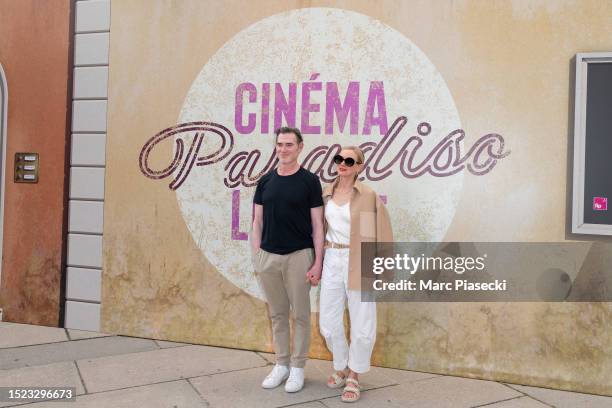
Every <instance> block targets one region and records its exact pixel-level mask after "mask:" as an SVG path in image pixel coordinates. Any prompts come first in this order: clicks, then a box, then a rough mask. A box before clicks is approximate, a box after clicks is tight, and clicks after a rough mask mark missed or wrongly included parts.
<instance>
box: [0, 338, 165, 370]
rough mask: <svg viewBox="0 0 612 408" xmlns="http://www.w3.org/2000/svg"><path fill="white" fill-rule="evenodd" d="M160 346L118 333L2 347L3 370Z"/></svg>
mask: <svg viewBox="0 0 612 408" xmlns="http://www.w3.org/2000/svg"><path fill="white" fill-rule="evenodd" d="M157 349H158V348H157V346H156V345H155V343H154V342H153V340H147V339H138V338H132V337H118V336H113V337H101V338H94V339H85V340H77V341H65V342H61V343H50V344H42V345H37V346H26V347H17V348H8V349H0V369H10V368H17V367H30V366H36V365H43V364H50V363H57V362H60V361H73V360H80V359H85V358H96V357H103V356H112V355H118V354H127V353H135V352H139V351H147V350H157Z"/></svg>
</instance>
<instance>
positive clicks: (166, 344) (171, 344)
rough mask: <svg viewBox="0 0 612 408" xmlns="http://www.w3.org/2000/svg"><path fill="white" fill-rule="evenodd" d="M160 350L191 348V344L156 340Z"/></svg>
mask: <svg viewBox="0 0 612 408" xmlns="http://www.w3.org/2000/svg"><path fill="white" fill-rule="evenodd" d="M155 342H156V343H157V345H158V346H159V347H160V348H171V347H182V346H189V345H190V344H189V343H176V342H174V341H165V340H155Z"/></svg>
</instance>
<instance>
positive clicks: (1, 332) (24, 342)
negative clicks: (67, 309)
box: [0, 322, 68, 348]
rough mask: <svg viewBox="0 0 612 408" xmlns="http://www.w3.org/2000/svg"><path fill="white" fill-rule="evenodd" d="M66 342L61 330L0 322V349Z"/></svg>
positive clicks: (66, 337) (66, 338) (65, 336)
mask: <svg viewBox="0 0 612 408" xmlns="http://www.w3.org/2000/svg"><path fill="white" fill-rule="evenodd" d="M59 341H68V336H67V335H66V332H65V331H64V329H62V328H58V327H47V326H36V325H31V324H20V323H10V322H0V348H8V347H20V346H29V345H32V344H44V343H56V342H59Z"/></svg>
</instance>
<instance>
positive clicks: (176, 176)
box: [102, 0, 612, 395]
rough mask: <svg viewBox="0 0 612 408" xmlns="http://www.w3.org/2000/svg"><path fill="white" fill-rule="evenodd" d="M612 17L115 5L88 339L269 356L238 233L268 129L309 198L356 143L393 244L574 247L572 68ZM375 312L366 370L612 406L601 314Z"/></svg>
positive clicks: (547, 306) (606, 13)
mask: <svg viewBox="0 0 612 408" xmlns="http://www.w3.org/2000/svg"><path fill="white" fill-rule="evenodd" d="M610 18H612V4H607V3H605V2H599V1H580V2H575V1H555V0H551V1H536V2H533V1H495V2H480V1H453V2H451V1H448V2H446V1H440V2H422V1H406V2H391V1H380V2H376V3H373V2H369V1H352V2H341V1H337V2H322V1H312V2H298V1H295V2H281V1H258V2H250V3H243V2H214V1H195V0H194V1H188V0H185V1H181V2H174V1H159V2H155V3H154V4H151V3H150V2H148V1H145V0H141V1H139V0H131V1H121V2H114V3H113V7H112V20H111V25H112V33H113V34H112V36H111V48H110V77H109V88H110V89H109V112H108V121H109V123H108V139H107V168H106V181H105V194H106V196H105V214H104V219H105V225H104V266H103V270H104V277H103V289H102V330H103V331H107V332H114V333H120V334H127V335H134V336H143V337H152V338H158V339H167V340H176V341H184V342H193V343H201V344H210V345H221V346H227V347H236V348H245V349H254V350H264V351H269V350H271V330H270V324H269V321H268V317H267V312H266V307H265V303H264V302H263V300H262V299H263V296H262V294H261V292H260V290H259V288H258V287H257V284H256V281H255V277H254V275H253V272H252V268H251V265H250V262H249V259H250V250H249V243H248V234H249V229H250V222H251V212H252V197H253V194H254V191H255V188H254V186H255V184H256V183H257V180H258V178H259V177H260V176H261V175H262V174H264V173H265V172H266V171H268V170H269V169H270V168H272V166H273V165H274V157H273V131H274V129H275V128H277V127H278V126H279V125H281V124H290V125H295V126H298V127H300V128H301V129H302V131H303V133H304V134H305V148H304V151H303V153H302V157H301V159H302V160H303V164H304V166H305V167H307V168H309V169H310V170H311V171H313V172H316V173H317V174H318V175H319V177H320V178H321V181H322V182H323V183H328V182H330V181H331V180H332V179H333V176H334V174H333V168H332V166H331V158H332V157H333V155H334V154H335V152H337V149H338V148H339V145H345V144H352V145H353V144H355V145H361V146H363V147H364V149H365V150H366V153H367V157H368V164H367V165H366V169H365V170H364V172H363V173H362V177H363V180H364V181H365V182H366V183H370V184H371V185H372V186H373V187H374V188H375V189H376V190H377V191H378V192H379V193H380V194H382V195H384V196H385V200H386V201H387V206H388V208H389V211H390V213H391V217H392V221H393V224H394V226H395V235H396V240H398V241H443V240H444V241H522V242H530V241H563V240H565V239H568V238H572V239H573V238H575V237H568V236H567V235H566V231H567V229H566V224H567V200H568V185H569V184H568V183H569V181H568V180H569V176H568V157H570V156H569V152H570V146H571V133H570V132H571V128H572V126H571V122H570V118H571V117H572V116H573V110H572V109H573V107H572V93H571V92H572V89H571V87H572V85H571V84H572V83H573V79H572V76H571V75H572V65H571V60H572V58H573V56H574V55H575V54H576V53H577V52H584V51H595V50H610V49H612V26H610V24H609V21H610ZM592 256H596V255H592ZM597 256H598V257H599V258H602V257H604V258H605V255H601V254H600V255H597ZM587 258H588V256H587ZM606 259H607V258H606ZM600 260H601V259H600ZM579 261H580V262H582V261H583V260H582V259H581V260H579ZM606 262H607V261H606ZM604 263H605V262H604ZM311 299H312V303H313V310H314V311H315V312H314V313H313V315H312V324H313V326H314V327H315V330H313V342H312V347H311V356H312V357H323V358H328V357H329V354H328V352H327V350H326V348H325V346H324V343H323V340H322V338H321V337H320V336H319V334H318V328H317V327H316V321H317V312H316V310H317V299H318V293H317V290H313V291H312V293H311ZM378 306H379V307H378V322H379V332H378V337H377V343H376V348H375V351H374V361H375V364H377V365H383V366H388V367H398V368H406V369H413V370H420V371H428V372H437V373H449V374H456V375H464V376H470V377H478V378H488V379H496V380H503V381H510V382H517V383H524V384H533V385H543V386H549V387H556V388H565V389H573V390H582V391H587V392H594V393H602V394H611V395H612V354H611V353H612V351H611V350H612V330H611V328H610V321H612V305H611V304H609V303H393V304H391V303H388V304H379V305H378Z"/></svg>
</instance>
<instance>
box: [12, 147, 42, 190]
mask: <svg viewBox="0 0 612 408" xmlns="http://www.w3.org/2000/svg"><path fill="white" fill-rule="evenodd" d="M15 183H38V153H15Z"/></svg>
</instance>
